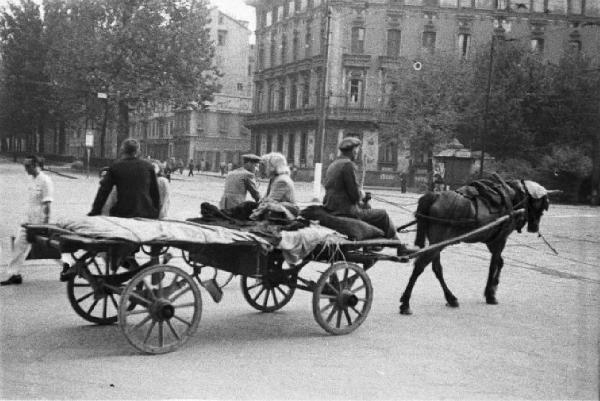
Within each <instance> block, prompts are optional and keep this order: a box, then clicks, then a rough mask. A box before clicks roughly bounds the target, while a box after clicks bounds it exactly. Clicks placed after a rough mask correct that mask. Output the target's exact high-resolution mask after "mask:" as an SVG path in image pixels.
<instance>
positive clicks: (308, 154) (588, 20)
mask: <svg viewBox="0 0 600 401" xmlns="http://www.w3.org/2000/svg"><path fill="white" fill-rule="evenodd" d="M246 3H247V4H249V5H251V6H254V7H255V9H256V19H257V29H256V72H255V74H254V99H253V106H252V114H251V115H250V116H249V118H248V120H247V123H246V126H247V127H248V128H250V129H251V131H252V134H251V140H252V149H253V150H254V151H255V152H256V153H265V152H269V151H279V152H282V153H284V154H285V155H286V156H287V157H288V161H289V163H291V164H294V165H295V166H297V167H298V168H299V172H300V176H301V177H302V176H304V177H305V178H310V177H311V176H312V169H313V167H314V164H315V163H316V162H319V161H322V162H323V164H324V168H326V167H327V165H328V164H329V163H330V162H331V161H332V160H333V159H334V158H335V157H336V155H337V144H338V143H339V141H340V140H341V138H343V137H345V136H357V137H359V138H361V139H362V141H363V154H364V156H363V160H362V163H364V168H365V169H366V171H367V174H366V183H368V184H372V185H397V184H398V181H399V175H400V174H401V173H405V172H408V171H409V170H410V167H411V165H412V166H413V167H414V165H413V164H414V163H419V162H420V161H419V160H416V159H415V155H412V154H411V152H410V149H409V148H408V145H407V141H406V139H405V138H402V137H401V136H400V135H399V134H398V130H397V129H396V127H395V125H394V123H393V121H392V120H391V119H390V113H389V112H388V107H387V104H388V103H387V101H388V97H387V94H389V92H390V90H391V87H392V86H393V81H392V77H393V76H394V70H395V69H397V68H398V66H399V65H402V64H405V65H406V64H408V65H412V64H413V63H414V62H415V60H419V59H420V56H421V55H423V54H424V53H426V52H427V53H432V52H433V53H435V52H445V53H448V52H451V53H454V54H456V55H457V57H469V55H470V52H471V51H472V50H473V49H475V48H476V47H477V46H481V45H485V44H487V43H489V42H490V39H491V37H492V35H493V34H503V35H506V36H510V37H517V38H520V39H522V40H525V41H528V42H529V44H530V46H531V48H532V50H534V51H537V52H539V53H541V54H542V55H543V57H544V58H546V59H548V60H553V61H556V60H558V58H559V57H560V56H561V54H562V53H563V52H564V51H565V49H566V48H567V46H574V47H577V48H578V49H580V50H582V51H585V52H586V53H587V54H592V55H596V56H600V28H599V26H598V24H600V0H370V1H355V0H247V1H246ZM394 79H395V78H394Z"/></svg>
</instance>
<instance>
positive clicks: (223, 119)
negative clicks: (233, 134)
mask: <svg viewBox="0 0 600 401" xmlns="http://www.w3.org/2000/svg"><path fill="white" fill-rule="evenodd" d="M218 118H219V133H221V134H227V130H228V128H229V127H228V121H227V114H225V113H219V114H218Z"/></svg>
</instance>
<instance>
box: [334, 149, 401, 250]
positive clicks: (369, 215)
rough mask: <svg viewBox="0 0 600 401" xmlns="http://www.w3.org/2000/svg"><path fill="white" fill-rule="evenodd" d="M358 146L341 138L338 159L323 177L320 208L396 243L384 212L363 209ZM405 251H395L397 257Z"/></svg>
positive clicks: (396, 235)
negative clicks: (365, 225)
mask: <svg viewBox="0 0 600 401" xmlns="http://www.w3.org/2000/svg"><path fill="white" fill-rule="evenodd" d="M360 145H361V141H360V139H358V138H354V137H347V138H344V139H343V140H342V142H341V143H340V145H339V147H338V148H339V150H340V153H341V155H340V156H339V157H338V158H337V159H336V160H334V161H333V163H331V164H330V165H329V167H328V168H327V172H326V173H325V197H324V198H323V205H324V206H325V209H327V211H329V212H330V213H331V214H333V215H337V216H345V217H353V218H356V219H359V220H362V221H364V222H366V223H369V224H371V225H373V226H375V227H377V228H379V229H381V230H382V231H383V233H384V236H385V238H389V239H399V238H398V234H397V232H396V227H395V226H394V223H393V222H392V220H391V219H390V216H389V215H388V213H387V212H386V211H385V210H383V209H366V208H363V207H362V202H363V200H364V199H365V193H364V192H363V191H362V190H361V189H360V184H359V183H358V179H357V175H356V164H355V163H354V161H355V160H356V158H357V156H358V153H359V151H360ZM407 251H408V250H407V249H406V247H405V246H404V245H402V246H401V247H398V254H405V253H406V252H407Z"/></svg>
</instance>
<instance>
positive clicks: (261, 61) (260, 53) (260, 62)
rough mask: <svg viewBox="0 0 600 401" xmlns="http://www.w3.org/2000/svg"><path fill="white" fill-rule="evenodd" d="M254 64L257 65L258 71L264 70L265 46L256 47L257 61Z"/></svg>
mask: <svg viewBox="0 0 600 401" xmlns="http://www.w3.org/2000/svg"><path fill="white" fill-rule="evenodd" d="M256 64H258V69H259V70H262V69H263V68H265V45H263V44H262V43H261V44H259V45H258V60H256Z"/></svg>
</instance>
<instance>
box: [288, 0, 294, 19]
mask: <svg viewBox="0 0 600 401" xmlns="http://www.w3.org/2000/svg"><path fill="white" fill-rule="evenodd" d="M294 11H296V4H295V2H294V1H293V0H292V1H289V2H288V15H289V16H290V17H291V16H292V15H294Z"/></svg>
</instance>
